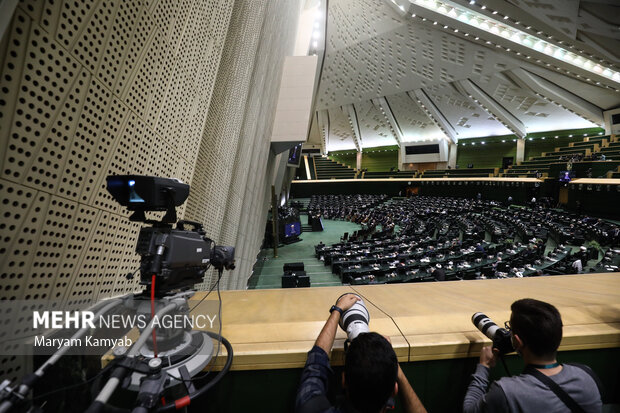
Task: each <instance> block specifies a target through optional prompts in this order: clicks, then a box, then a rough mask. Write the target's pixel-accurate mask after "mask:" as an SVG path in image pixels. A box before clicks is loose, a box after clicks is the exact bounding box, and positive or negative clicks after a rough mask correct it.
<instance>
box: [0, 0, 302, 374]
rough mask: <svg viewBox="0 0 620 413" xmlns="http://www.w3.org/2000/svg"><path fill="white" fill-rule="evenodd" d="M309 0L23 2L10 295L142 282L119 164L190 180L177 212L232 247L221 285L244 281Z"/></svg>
mask: <svg viewBox="0 0 620 413" xmlns="http://www.w3.org/2000/svg"><path fill="white" fill-rule="evenodd" d="M299 7H300V2H299V1H286V0H278V1H267V0H254V1H250V0H247V1H234V0H209V1H198V0H183V1H178V2H177V1H166V0H149V1H139V0H128V1H124V0H123V1H121V0H102V1H94V0H93V1H90V0H80V1H58V2H54V3H52V2H45V1H42V0H31V1H23V2H20V3H19V5H18V6H17V8H16V9H15V11H14V14H13V17H12V20H11V23H10V26H9V27H8V28H7V30H6V32H5V33H4V35H3V37H2V41H1V43H0V76H1V79H2V82H1V88H0V198H1V199H0V201H1V204H0V205H1V208H2V210H1V214H0V233H1V234H2V237H1V238H0V300H35V299H36V300H38V301H37V303H39V304H38V305H39V306H40V307H47V306H48V305H49V304H50V303H59V304H69V305H71V306H73V307H83V306H86V305H88V304H90V303H92V302H94V301H96V300H99V299H102V298H105V297H110V296H115V295H119V294H122V293H126V292H131V291H135V290H136V289H138V288H139V286H138V284H137V280H135V279H134V280H133V281H127V280H126V278H125V275H126V274H127V273H128V272H130V271H133V270H135V269H136V268H137V265H138V262H139V260H138V256H137V255H136V254H135V253H134V249H135V241H136V237H137V235H138V231H139V225H137V224H132V223H129V222H128V220H127V216H128V214H127V213H126V211H124V210H123V209H122V208H120V207H119V206H118V205H117V204H116V203H115V202H114V201H113V200H112V199H111V197H110V196H109V195H108V194H107V191H106V190H105V177H106V176H107V175H109V174H130V173H131V174H148V175H159V176H167V177H176V178H179V179H181V180H183V181H184V182H187V183H190V184H191V185H192V192H191V194H190V199H189V201H188V203H187V204H186V205H185V206H184V207H183V208H180V210H179V213H180V214H179V215H180V217H184V218H186V219H194V220H198V221H202V222H204V223H205V227H206V230H207V233H208V234H209V236H210V237H211V238H213V239H214V240H215V241H216V242H218V243H219V244H226V245H235V246H236V247H237V256H238V263H239V264H238V270H236V271H235V272H234V273H232V274H229V275H228V277H227V279H226V280H225V283H224V288H243V287H244V286H245V282H246V279H247V277H248V276H249V274H250V271H251V264H252V262H253V257H255V256H256V253H257V252H258V248H259V246H260V241H261V239H262V233H263V229H264V220H265V219H266V218H265V217H266V209H267V204H268V201H269V197H268V196H267V195H268V191H269V185H270V182H269V179H268V178H269V177H270V176H271V174H270V169H269V168H273V167H274V165H273V155H272V154H271V153H270V150H269V136H270V132H271V124H272V121H273V110H274V108H275V103H276V99H277V93H278V90H277V89H278V85H279V76H280V73H281V68H282V62H283V59H284V56H285V55H287V54H291V52H292V49H293V43H294V38H295V36H294V31H295V28H296V22H297V16H298V14H299ZM283 22H284V23H283ZM212 282H213V280H212V279H207V280H205V284H203V285H202V286H203V287H205V286H209V285H211V284H212ZM23 321H26V322H27V321H28V320H11V319H10V318H7V317H4V318H2V319H0V323H2V332H5V333H6V332H8V331H11V332H13V333H14V335H15V336H19V335H20V334H25V331H22V330H21V329H20V328H19V327H18V325H17V323H18V322H23ZM11 323H15V325H12V324H11ZM0 365H1V367H0V376H7V375H8V376H12V375H20V374H21V373H20V365H19V363H18V361H17V360H15V358H4V357H2V358H1V359H0Z"/></svg>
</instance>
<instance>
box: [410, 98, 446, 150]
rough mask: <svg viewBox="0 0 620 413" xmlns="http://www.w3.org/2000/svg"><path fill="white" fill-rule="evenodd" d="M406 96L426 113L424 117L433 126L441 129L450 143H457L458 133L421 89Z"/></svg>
mask: <svg viewBox="0 0 620 413" xmlns="http://www.w3.org/2000/svg"><path fill="white" fill-rule="evenodd" d="M407 96H409V97H410V98H411V99H412V100H414V101H416V102H417V103H418V105H420V107H421V108H422V109H423V110H424V112H426V115H427V116H428V117H429V118H430V119H431V120H432V121H433V122H435V124H436V125H437V126H438V127H439V129H441V131H442V132H443V133H444V134H445V135H446V136H447V137H448V138H450V140H451V141H452V143H457V141H458V132H457V131H456V130H454V127H453V126H452V124H450V122H449V121H448V119H447V118H446V117H445V116H444V115H443V113H441V111H440V110H439V108H438V107H437V106H435V104H434V103H433V101H432V100H431V98H430V97H429V96H428V94H427V93H426V92H425V91H424V90H423V89H416V90H413V91H409V92H407Z"/></svg>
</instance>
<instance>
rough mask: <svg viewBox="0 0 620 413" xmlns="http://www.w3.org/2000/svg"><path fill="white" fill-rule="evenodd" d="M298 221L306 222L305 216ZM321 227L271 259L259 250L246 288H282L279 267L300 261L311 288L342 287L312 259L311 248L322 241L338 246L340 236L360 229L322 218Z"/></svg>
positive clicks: (326, 268)
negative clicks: (321, 228)
mask: <svg viewBox="0 0 620 413" xmlns="http://www.w3.org/2000/svg"><path fill="white" fill-rule="evenodd" d="M301 219H302V222H304V223H305V222H307V219H308V217H307V216H306V215H302V216H301ZM323 228H324V230H323V231H320V232H304V233H302V234H301V236H300V238H301V239H302V241H300V242H297V243H295V244H291V245H285V246H283V247H280V248H278V257H277V258H274V257H273V249H272V248H269V249H263V250H261V252H260V254H259V256H258V261H257V263H256V265H255V266H254V273H253V274H252V277H251V278H250V280H249V281H248V288H249V289H255V288H281V287H282V279H281V278H282V273H283V271H282V267H283V266H284V264H285V263H287V262H303V263H304V267H305V270H306V273H307V274H308V275H310V285H311V286H312V287H319V286H333V285H342V283H341V282H340V278H338V276H337V275H334V274H332V272H331V268H330V267H329V266H325V265H323V261H319V260H318V259H317V258H316V257H315V256H314V246H315V245H316V244H318V243H319V242H321V241H323V243H324V244H326V245H331V244H335V243H338V242H340V237H341V236H342V234H344V233H345V232H348V233H352V232H354V231H357V230H359V229H360V228H361V226H360V225H358V224H354V223H351V222H348V221H335V220H331V219H324V220H323Z"/></svg>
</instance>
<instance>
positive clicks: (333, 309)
mask: <svg viewBox="0 0 620 413" xmlns="http://www.w3.org/2000/svg"><path fill="white" fill-rule="evenodd" d="M334 311H338V312H339V313H340V316H342V313H343V312H344V311H342V308H340V307H338V306H335V305H332V308H330V309H329V313H330V314H331V313H333V312H334Z"/></svg>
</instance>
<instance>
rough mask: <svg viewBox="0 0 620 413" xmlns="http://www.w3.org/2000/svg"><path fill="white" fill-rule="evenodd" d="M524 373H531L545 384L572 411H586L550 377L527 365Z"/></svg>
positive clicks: (584, 412)
mask: <svg viewBox="0 0 620 413" xmlns="http://www.w3.org/2000/svg"><path fill="white" fill-rule="evenodd" d="M523 373H524V374H531V375H532V376H534V377H536V378H537V379H538V380H539V381H541V382H542V383H543V384H544V385H546V386H547V387H548V388H549V390H551V391H552V392H553V393H555V395H556V396H558V398H559V399H560V400H562V402H563V403H564V404H565V405H566V407H568V408H569V409H570V411H571V412H572V413H586V411H585V410H584V409H583V407H581V406H580V405H579V404H578V403H577V402H576V401H575V400H574V399H573V398H572V397H570V395H569V394H568V393H566V391H564V389H562V388H561V387H560V385H559V384H557V383H556V382H555V381H553V379H552V378H550V377H549V376H547V375H545V374H543V373H541V372H540V371H538V370H536V369H535V368H534V367H532V366H527V367H526V368H525V370H524V371H523Z"/></svg>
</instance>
